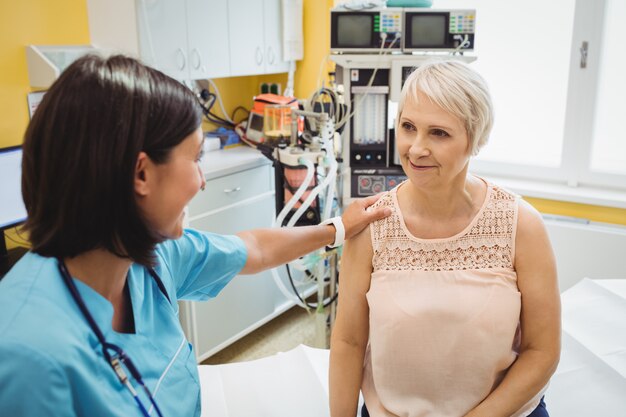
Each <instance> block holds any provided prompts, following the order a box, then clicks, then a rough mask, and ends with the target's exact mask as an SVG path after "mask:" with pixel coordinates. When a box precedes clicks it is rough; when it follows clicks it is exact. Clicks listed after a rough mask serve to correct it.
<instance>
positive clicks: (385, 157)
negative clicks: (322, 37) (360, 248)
mask: <svg viewBox="0 0 626 417" xmlns="http://www.w3.org/2000/svg"><path fill="white" fill-rule="evenodd" d="M475 21H476V10H472V9H458V10H457V9H455V10H451V9H445V10H443V9H426V8H363V9H358V8H354V7H345V6H339V7H337V8H335V9H333V10H332V11H331V52H332V55H331V60H332V61H334V62H335V63H336V82H337V85H339V86H341V87H342V89H343V91H344V95H345V97H344V98H345V100H346V103H348V104H349V107H350V110H349V112H350V117H349V122H348V123H346V126H345V129H344V130H343V132H342V138H343V153H342V158H343V159H344V160H345V161H346V164H345V165H344V167H343V172H342V176H343V178H344V183H345V186H344V188H343V195H342V198H343V201H344V203H347V202H349V201H350V199H352V198H355V197H365V196H369V195H373V194H377V193H379V192H383V191H388V190H390V189H392V188H393V187H395V186H396V185H397V184H399V183H400V182H401V181H403V180H404V179H405V178H406V176H405V175H404V173H403V171H402V168H401V166H400V160H399V157H398V153H397V151H396V149H395V146H394V145H395V143H394V142H395V141H394V137H395V119H396V116H397V114H396V113H397V103H398V100H399V99H400V92H401V90H402V86H403V85H404V81H405V80H406V78H407V77H408V75H409V74H410V73H411V72H412V71H413V70H414V69H415V68H416V67H418V66H419V65H420V64H421V63H423V62H425V61H427V60H430V59H433V58H434V57H445V58H449V57H453V58H455V59H460V60H463V61H465V62H472V61H474V60H475V59H476V57H475V56H470V55H466V53H467V52H472V51H473V49H474V35H475Z"/></svg>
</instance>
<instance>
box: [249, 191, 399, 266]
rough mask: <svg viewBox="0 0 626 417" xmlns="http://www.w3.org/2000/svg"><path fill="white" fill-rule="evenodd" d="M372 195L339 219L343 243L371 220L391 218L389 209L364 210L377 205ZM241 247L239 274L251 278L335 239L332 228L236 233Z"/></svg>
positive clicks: (282, 229) (350, 207)
mask: <svg viewBox="0 0 626 417" xmlns="http://www.w3.org/2000/svg"><path fill="white" fill-rule="evenodd" d="M379 197H380V196H378V195H375V196H371V197H367V198H363V199H360V200H357V201H355V202H354V203H352V204H350V205H349V206H348V208H346V210H345V211H344V213H343V215H342V216H341V218H342V220H343V224H344V227H345V229H346V239H349V238H351V237H352V236H354V235H356V234H357V233H359V232H360V231H361V230H363V228H365V227H366V226H367V225H368V224H370V223H371V222H373V221H375V220H379V219H382V218H384V217H387V216H388V215H389V214H391V210H390V209H389V208H383V207H381V208H378V209H376V210H371V211H366V209H367V208H368V207H369V206H371V205H372V204H374V203H375V202H376V201H378V198H379ZM237 236H239V237H240V238H241V239H242V240H243V241H244V243H245V245H246V248H247V250H248V258H247V261H246V264H245V266H244V267H243V269H242V270H241V272H240V273H241V274H244V275H245V274H255V273H257V272H260V271H264V270H266V269H269V268H273V267H275V266H278V265H282V264H284V263H286V262H289V261H291V260H293V259H296V258H299V257H300V256H303V255H306V254H307V253H310V252H312V251H314V250H315V249H318V248H321V247H322V246H325V245H330V244H332V243H333V241H334V239H335V227H334V226H332V225H321V226H303V227H281V228H274V229H256V230H250V231H246V232H241V233H237Z"/></svg>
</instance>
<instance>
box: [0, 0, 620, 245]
mask: <svg viewBox="0 0 626 417" xmlns="http://www.w3.org/2000/svg"><path fill="white" fill-rule="evenodd" d="M332 5H333V1H332V0H305V1H304V22H303V24H304V60H302V61H300V62H298V64H297V69H296V76H295V93H296V96H297V97H299V98H306V97H308V96H309V95H310V94H311V93H312V92H313V91H314V90H315V88H316V87H317V86H318V78H319V74H320V67H321V68H322V73H321V74H322V77H323V78H324V79H325V78H326V73H327V72H328V70H329V69H331V68H332V67H333V66H332V64H330V63H325V62H323V60H324V59H325V57H326V56H327V55H328V52H329V51H328V48H329V44H330V41H329V37H330V22H329V14H328V11H329V9H330V8H331V7H332ZM88 43H89V28H88V23H87V6H86V1H85V0H54V1H50V0H22V1H9V0H1V1H0V147H3V146H11V145H18V144H20V143H22V136H23V134H24V130H25V128H26V125H27V123H28V109H27V105H26V94H27V93H28V92H29V91H30V87H29V84H28V74H27V69H26V55H25V48H24V47H25V46H26V45H28V44H51V45H54V44H66V45H72V44H74V45H81V44H88ZM215 81H216V84H217V86H218V88H219V89H220V92H221V94H222V98H223V101H224V106H225V107H226V110H227V111H228V112H229V113H230V112H231V111H232V110H233V109H234V108H235V107H236V106H238V105H241V106H244V107H246V108H249V107H250V106H251V105H252V97H253V96H254V95H255V94H258V90H259V85H260V83H262V82H280V83H281V84H282V86H283V87H284V86H285V85H286V82H287V77H286V75H285V74H277V75H265V76H250V77H232V78H222V79H218V80H215ZM214 110H215V111H216V112H217V113H218V114H219V113H220V111H219V110H218V109H217V108H214ZM528 201H530V202H531V204H533V205H534V206H535V207H537V209H539V210H540V211H542V212H545V213H551V214H560V215H566V216H575V217H584V218H588V219H590V220H594V221H603V222H610V223H618V224H625V225H626V210H620V209H614V208H608V207H598V206H590V205H584V204H571V203H563V202H559V201H551V200H541V199H528ZM8 244H9V246H11V245H12V243H11V242H8Z"/></svg>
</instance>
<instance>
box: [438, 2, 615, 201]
mask: <svg viewBox="0 0 626 417" xmlns="http://www.w3.org/2000/svg"><path fill="white" fill-rule="evenodd" d="M436 7H437V8H475V9H477V13H476V47H475V52H476V55H477V56H478V59H477V60H476V61H475V62H474V63H473V64H472V66H474V67H475V68H476V69H477V70H478V71H479V72H480V73H481V74H482V75H483V76H484V77H485V79H486V80H487V82H488V84H489V86H490V88H491V92H492V95H493V100H494V103H495V124H494V129H493V131H492V134H491V138H490V143H489V144H488V145H487V146H486V147H485V148H484V149H483V150H482V151H481V154H480V155H479V156H478V157H477V158H476V159H475V160H474V161H473V162H472V169H473V170H474V171H476V172H479V173H482V174H486V175H497V176H506V177H511V178H524V179H531V180H539V181H542V182H551V183H554V184H562V185H568V186H570V187H580V186H586V187H587V186H588V187H596V188H598V187H600V188H613V189H618V190H626V128H625V127H623V126H622V123H623V121H624V120H625V119H626V112H625V111H624V109H625V108H626V104H625V103H624V100H625V99H624V97H626V78H625V77H624V76H623V75H622V74H623V73H624V68H626V56H625V54H624V52H623V51H622V50H623V48H622V36H621V33H620V29H621V27H620V26H621V22H623V21H626V2H624V1H623V0H553V1H549V2H546V1H538V0H532V1H526V2H523V3H522V2H517V3H512V2H502V1H493V0H438V1H437V2H436ZM583 45H586V50H587V52H586V57H585V56H584V53H583V52H582V49H581V48H583V47H584V46H583Z"/></svg>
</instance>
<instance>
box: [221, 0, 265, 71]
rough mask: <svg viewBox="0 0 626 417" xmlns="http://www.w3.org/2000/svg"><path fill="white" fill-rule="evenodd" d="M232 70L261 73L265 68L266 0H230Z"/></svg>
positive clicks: (229, 19)
mask: <svg viewBox="0 0 626 417" xmlns="http://www.w3.org/2000/svg"><path fill="white" fill-rule="evenodd" d="M228 36H229V37H230V73H231V75H232V76H237V75H254V74H262V73H263V72H264V71H265V69H264V65H265V52H264V50H265V48H264V40H263V36H264V34H263V1H262V0H228Z"/></svg>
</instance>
